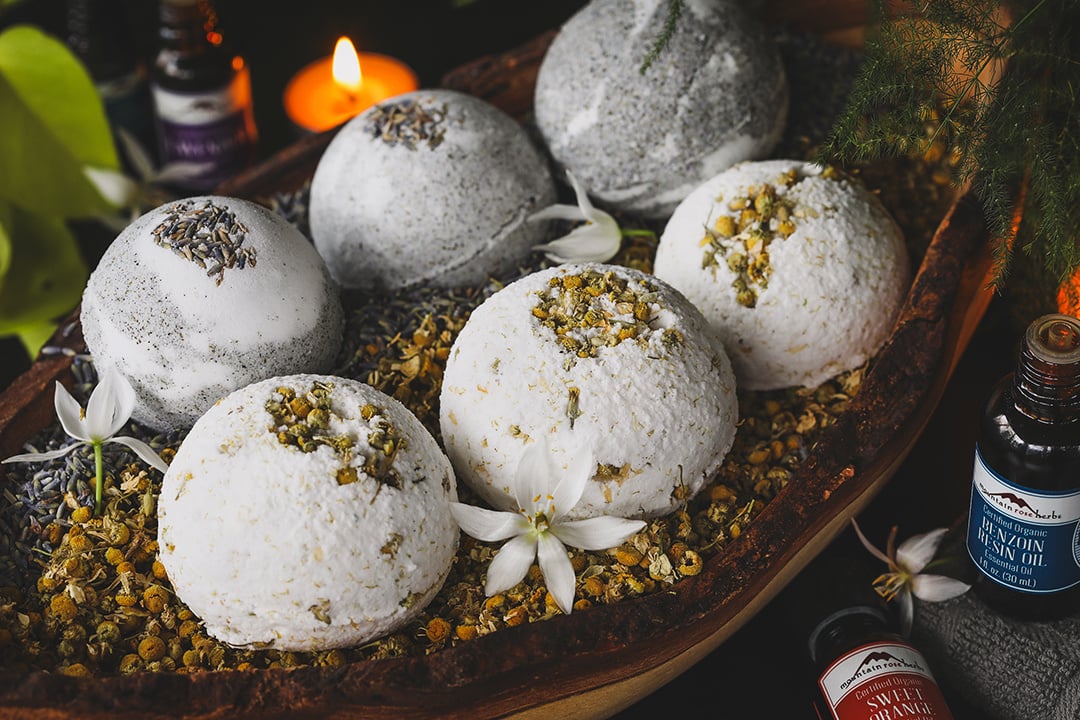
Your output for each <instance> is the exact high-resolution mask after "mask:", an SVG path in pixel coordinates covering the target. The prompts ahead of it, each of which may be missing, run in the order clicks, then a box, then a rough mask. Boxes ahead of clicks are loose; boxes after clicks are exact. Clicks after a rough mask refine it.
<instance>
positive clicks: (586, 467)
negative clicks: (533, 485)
mask: <svg viewBox="0 0 1080 720" xmlns="http://www.w3.org/2000/svg"><path fill="white" fill-rule="evenodd" d="M594 467H595V464H594V462H593V454H592V451H591V450H584V451H582V450H578V451H575V452H574V453H573V456H572V458H571V460H570V466H569V467H568V468H566V471H565V472H563V473H562V479H561V480H559V484H558V485H556V486H555V490H554V492H552V493H551V494H552V496H553V497H552V500H551V503H552V505H554V506H555V512H554V513H553V514H552V515H551V517H550V518H548V519H549V520H550V521H551V522H552V523H556V522H558V521H559V518H560V517H562V516H564V515H566V513H568V512H570V510H572V509H573V508H574V506H575V505H577V504H578V500H581V496H582V494H584V492H585V486H586V485H587V484H588V482H589V478H591V477H592V474H593V468H594Z"/></svg>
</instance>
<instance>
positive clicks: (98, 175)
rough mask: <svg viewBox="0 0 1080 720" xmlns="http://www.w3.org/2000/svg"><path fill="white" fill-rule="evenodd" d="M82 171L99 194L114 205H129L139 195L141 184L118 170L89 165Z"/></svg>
mask: <svg viewBox="0 0 1080 720" xmlns="http://www.w3.org/2000/svg"><path fill="white" fill-rule="evenodd" d="M82 171H83V175H85V176H86V179H87V180H89V181H90V184H91V185H93V186H94V189H96V190H97V191H98V194H99V195H101V197H102V198H104V200H105V202H107V203H109V204H110V205H112V206H113V207H118V208H122V207H128V206H129V205H132V204H133V203H134V202H135V199H136V198H137V197H138V196H139V185H138V184H137V183H136V182H135V181H134V180H132V179H131V178H129V177H128V176H127V175H124V174H123V173H121V172H119V171H117V170H109V169H108V168H96V167H90V166H89V165H87V166H84V167H83V169H82Z"/></svg>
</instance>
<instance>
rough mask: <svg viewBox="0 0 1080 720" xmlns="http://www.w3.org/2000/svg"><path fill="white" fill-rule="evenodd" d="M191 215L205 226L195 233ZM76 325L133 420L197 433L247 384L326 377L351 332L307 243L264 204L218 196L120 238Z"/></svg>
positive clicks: (174, 208) (166, 210)
mask: <svg viewBox="0 0 1080 720" xmlns="http://www.w3.org/2000/svg"><path fill="white" fill-rule="evenodd" d="M193 216H199V217H201V218H203V220H204V221H201V222H199V223H197V224H196V226H194V229H192V230H190V231H189V230H187V229H186V228H188V227H192V226H190V225H185V224H184V223H185V220H186V219H189V218H191V217H193ZM214 217H217V220H216V221H214V220H212V218H214ZM189 232H190V234H191V236H192V239H191V242H190V243H186V242H185V241H183V240H181V238H183V237H184V236H185V235H186V234H188V233H189ZM215 233H226V235H225V236H224V237H227V238H229V242H228V243H224V244H223V243H221V242H215V241H214V235H215ZM222 237H223V236H221V235H217V238H218V240H219V241H220V240H221V239H222ZM169 238H173V240H172V241H170V240H169ZM241 239H242V240H241ZM238 241H239V242H238ZM237 243H238V244H237ZM184 244H186V245H187V251H186V252H187V254H185V250H184V247H183V246H184ZM226 245H229V246H232V250H231V251H230V252H231V255H232V260H231V261H230V260H229V259H228V254H227V253H225V252H222V253H221V256H222V257H223V258H225V262H224V267H223V268H222V269H221V270H220V271H219V272H215V271H214V268H215V265H217V264H218V261H217V260H216V259H215V253H214V247H215V246H217V247H218V250H219V251H223V249H224V248H225V246H226ZM174 246H175V247H174ZM200 246H201V247H202V248H205V250H200ZM200 254H206V255H207V259H203V258H202V257H200ZM188 255H190V258H189V257H188ZM81 321H82V329H83V334H84V336H85V338H86V345H87V348H88V349H89V350H90V353H91V354H92V355H93V358H94V365H95V366H96V368H97V370H98V372H103V371H105V370H106V369H108V368H110V367H112V368H116V369H117V370H118V371H119V372H120V373H121V374H122V375H124V376H125V377H126V378H127V379H128V380H129V381H130V382H131V385H132V387H134V389H135V395H136V405H135V410H134V413H133V417H134V418H135V420H137V421H138V422H140V423H143V424H144V425H147V426H149V427H151V428H154V429H157V430H161V431H166V430H176V429H188V428H190V427H191V426H192V425H193V424H194V423H195V421H196V420H197V419H198V418H199V417H200V416H201V415H202V414H203V413H204V412H206V411H207V410H208V409H209V408H210V407H211V406H212V405H213V404H214V403H215V402H217V401H218V400H219V399H221V398H222V397H224V396H225V395H228V394H229V393H230V392H232V391H233V390H236V389H237V388H240V387H244V386H245V385H248V384H249V383H252V382H256V381H258V380H263V379H265V378H268V377H273V376H275V375H289V374H293V373H298V372H325V371H328V370H330V369H331V367H332V365H333V362H334V360H335V357H336V355H337V353H338V350H339V349H340V347H341V342H342V336H343V331H344V313H343V311H342V306H341V300H340V297H339V294H338V287H337V285H336V284H335V283H334V281H333V279H332V278H331V277H330V274H329V273H328V272H327V270H326V266H325V265H324V264H323V262H322V259H321V258H320V257H319V254H318V253H317V252H315V248H314V247H312V245H311V243H310V242H309V241H308V240H307V238H305V237H304V236H303V235H302V234H301V233H300V232H299V231H298V230H296V228H294V227H293V226H292V225H290V224H289V223H287V222H286V221H285V220H283V219H282V218H281V217H279V216H277V215H275V214H274V213H272V212H271V211H269V210H267V209H266V208H264V207H262V206H261V205H256V204H255V203H251V202H248V201H246V200H238V199H236V198H227V197H215V196H204V197H194V198H186V199H184V200H179V201H177V202H171V203H166V204H165V205H162V206H161V207H158V208H156V209H154V210H151V211H150V212H148V213H146V214H145V215H143V216H142V217H140V218H139V219H137V220H136V221H135V222H133V223H132V224H131V225H129V226H128V227H127V228H125V229H124V231H123V232H121V233H120V235H118V236H117V238H116V239H115V240H114V241H113V242H112V244H111V245H110V246H109V248H108V250H106V252H105V254H104V256H102V258H101V261H100V262H99V264H98V266H97V268H95V270H94V272H93V273H92V274H91V275H90V280H89V282H88V283H87V286H86V290H85V291H84V292H83V298H82V310H81Z"/></svg>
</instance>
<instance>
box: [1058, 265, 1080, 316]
mask: <svg viewBox="0 0 1080 720" xmlns="http://www.w3.org/2000/svg"><path fill="white" fill-rule="evenodd" d="M1057 306H1058V312H1060V313H1063V314H1065V315H1072V316H1073V317H1075V318H1080V268H1076V270H1074V271H1073V274H1072V275H1071V276H1069V277H1068V278H1066V280H1065V282H1063V283H1061V287H1059V288H1058V296H1057Z"/></svg>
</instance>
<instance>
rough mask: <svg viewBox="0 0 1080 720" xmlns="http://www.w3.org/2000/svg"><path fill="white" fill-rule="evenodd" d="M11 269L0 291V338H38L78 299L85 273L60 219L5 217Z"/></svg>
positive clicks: (18, 214)
mask: <svg viewBox="0 0 1080 720" xmlns="http://www.w3.org/2000/svg"><path fill="white" fill-rule="evenodd" d="M11 217H12V219H13V221H14V222H13V223H12V225H11V231H10V232H11V235H10V237H11V241H12V242H11V245H12V248H11V249H12V253H11V265H10V267H9V268H8V273H7V275H6V276H5V277H4V281H3V285H2V286H0V335H11V334H15V333H18V334H22V333H24V332H34V333H40V328H41V326H42V325H43V324H45V323H51V322H52V321H54V320H56V319H57V318H58V317H61V316H63V315H64V314H66V313H68V312H70V311H71V310H72V309H73V308H74V307H75V306H76V305H77V304H78V303H79V300H80V299H81V298H82V291H83V288H84V287H85V285H86V279H87V269H86V264H85V263H84V262H83V259H82V256H81V255H80V253H79V246H78V243H77V242H76V241H75V236H74V235H72V233H71V231H70V230H69V229H68V227H67V225H65V224H64V223H63V221H61V220H57V219H54V218H49V217H44V216H41V215H35V214H33V213H28V212H26V211H25V210H21V209H19V208H13V209H12V212H11Z"/></svg>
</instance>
